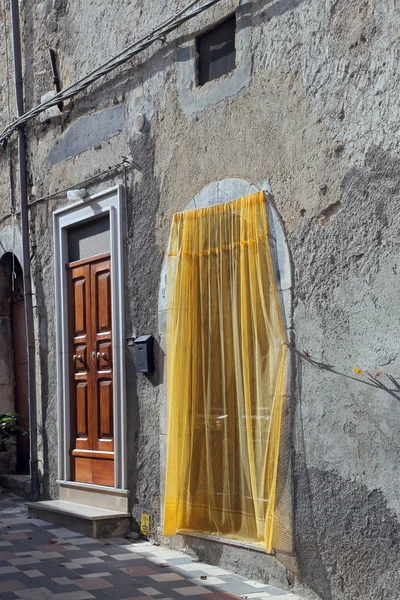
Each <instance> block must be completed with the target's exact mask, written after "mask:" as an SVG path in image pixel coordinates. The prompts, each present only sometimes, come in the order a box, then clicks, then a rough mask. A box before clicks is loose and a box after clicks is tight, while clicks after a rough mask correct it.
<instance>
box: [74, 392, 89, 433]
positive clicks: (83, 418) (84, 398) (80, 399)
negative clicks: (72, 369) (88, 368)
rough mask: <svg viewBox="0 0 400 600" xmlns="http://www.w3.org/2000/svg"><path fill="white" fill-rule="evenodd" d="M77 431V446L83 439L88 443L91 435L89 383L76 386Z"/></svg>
mask: <svg viewBox="0 0 400 600" xmlns="http://www.w3.org/2000/svg"><path fill="white" fill-rule="evenodd" d="M76 429H77V431H76V437H77V444H78V442H79V441H81V440H82V439H83V440H84V441H87V439H88V435H89V433H88V432H89V427H88V384H87V381H77V385H76Z"/></svg>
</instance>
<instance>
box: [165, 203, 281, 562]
mask: <svg viewBox="0 0 400 600" xmlns="http://www.w3.org/2000/svg"><path fill="white" fill-rule="evenodd" d="M187 258H189V259H190V260H187ZM194 258H195V259H196V260H192V259H194ZM167 309H168V312H167V363H168V447H167V475H166V492H165V510H164V534H165V535H175V533H176V532H177V530H185V531H188V530H190V531H197V532H203V533H208V534H211V535H213V534H214V535H218V536H226V537H230V538H232V539H239V540H240V539H242V540H244V541H246V542H249V541H250V542H251V541H252V542H254V543H257V544H260V543H262V544H264V545H265V548H266V551H267V552H271V549H272V533H273V527H274V505H275V490H276V479H277V467H278V454H279V441H280V428H281V413H282V398H283V382H284V364H285V352H286V346H284V345H280V344H278V343H277V342H276V337H279V338H281V339H284V330H283V326H282V320H281V316H280V312H279V303H278V298H277V292H276V288H275V282H274V270H273V265H272V258H271V252H270V248H269V239H268V219H267V210H266V204H265V197H264V194H263V193H262V192H260V193H257V194H253V195H250V196H246V197H245V198H242V199H240V200H235V201H234V202H228V203H226V204H222V205H217V206H214V207H210V208H206V209H200V210H192V211H187V212H185V213H178V214H176V215H175V216H174V219H173V223H172V228H171V235H170V244H169V250H168V265H167Z"/></svg>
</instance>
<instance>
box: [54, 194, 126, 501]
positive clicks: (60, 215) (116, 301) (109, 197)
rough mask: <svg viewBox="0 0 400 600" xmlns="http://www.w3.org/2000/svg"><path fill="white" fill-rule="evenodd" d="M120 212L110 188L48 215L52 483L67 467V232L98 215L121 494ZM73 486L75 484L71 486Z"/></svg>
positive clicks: (119, 198)
mask: <svg viewBox="0 0 400 600" xmlns="http://www.w3.org/2000/svg"><path fill="white" fill-rule="evenodd" d="M123 210H124V190H123V187H122V186H115V187H113V188H110V189H108V190H106V191H105V192H100V193H97V194H94V195H93V196H90V197H88V198H86V199H85V200H82V201H80V202H76V203H74V204H70V205H67V206H65V207H63V208H61V209H58V210H56V211H54V213H53V224H54V269H55V294H56V351H57V395H58V415H57V423H58V439H59V444H58V479H59V483H62V482H69V477H70V464H69V448H68V445H69V444H68V440H69V439H70V436H69V432H70V419H69V376H68V371H69V348H68V297H67V273H66V269H65V264H66V263H68V247H67V228H68V227H70V226H72V225H76V224H78V223H82V222H84V221H86V220H89V219H93V218H96V217H97V216H99V215H101V214H106V213H108V214H109V215H110V247H111V299H112V300H111V302H112V330H113V353H114V453H115V460H114V469H115V472H114V474H115V484H114V488H109V489H117V490H125V489H126V485H127V481H126V479H127V477H126V473H127V464H126V463H127V461H126V393H125V336H124V331H125V318H124V305H125V302H124V277H123ZM72 483H75V482H72ZM85 485H86V486H87V488H88V489H89V488H90V489H97V488H102V487H103V486H97V485H95V484H85Z"/></svg>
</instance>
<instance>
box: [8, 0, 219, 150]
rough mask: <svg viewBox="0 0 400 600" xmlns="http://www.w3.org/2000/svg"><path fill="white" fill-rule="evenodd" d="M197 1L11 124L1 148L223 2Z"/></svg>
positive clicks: (214, 0) (217, 0)
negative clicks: (21, 129)
mask: <svg viewBox="0 0 400 600" xmlns="http://www.w3.org/2000/svg"><path fill="white" fill-rule="evenodd" d="M198 2H199V0H192V2H190V3H189V4H188V5H187V6H186V7H185V8H183V9H181V10H180V11H179V12H177V13H175V14H174V15H173V16H172V17H170V18H169V19H167V20H166V21H164V22H163V23H162V24H160V25H159V26H158V27H156V28H155V29H153V30H152V31H151V32H149V33H147V34H146V35H144V36H143V37H142V38H140V39H139V40H137V41H136V42H134V43H133V44H131V45H130V46H127V47H126V48H124V49H123V50H122V51H121V52H120V53H119V54H117V55H116V56H114V57H113V58H111V59H109V60H108V61H106V62H105V63H102V64H101V65H100V66H99V67H97V68H96V69H94V70H93V71H91V72H90V73H88V74H87V75H85V76H84V77H82V78H81V79H79V80H77V81H75V82H74V83H72V84H71V85H69V86H68V87H66V88H64V89H63V90H61V91H60V92H59V93H58V94H55V95H54V96H53V97H52V98H50V99H49V100H46V101H45V102H42V103H41V104H38V105H37V106H36V107H34V108H32V109H31V110H29V111H27V112H26V113H24V114H23V115H21V116H20V117H19V118H16V119H14V120H13V121H12V123H9V124H8V125H7V126H6V127H5V129H4V130H3V131H2V132H1V134H0V145H2V146H5V144H6V143H7V140H8V138H9V137H10V136H11V135H12V134H13V132H14V131H16V130H17V129H18V128H19V127H21V126H22V125H24V124H25V123H27V122H28V121H30V120H31V119H33V118H35V117H37V116H38V115H40V114H41V113H43V112H44V111H45V110H47V109H48V108H51V107H52V106H55V105H56V104H59V103H60V102H63V101H65V100H68V99H69V98H72V97H74V96H76V95H77V94H79V93H80V92H82V91H83V90H85V89H86V88H88V87H89V86H90V85H91V84H92V83H94V82H95V81H97V80H98V79H100V78H101V77H104V76H105V75H107V74H108V73H110V72H111V71H114V70H115V69H116V68H117V67H119V66H121V65H123V64H124V63H126V62H127V61H128V60H130V59H131V58H133V57H134V56H136V55H137V54H140V53H141V52H143V51H144V50H146V49H147V48H148V47H150V46H152V45H153V44H154V43H155V42H157V41H164V38H165V36H166V35H168V34H169V33H171V32H172V31H174V30H175V29H178V27H180V26H181V25H183V24H184V23H186V22H187V21H189V20H191V19H193V18H194V17H196V16H197V15H199V14H201V13H202V12H204V11H205V10H207V9H209V8H211V7H212V6H214V5H215V4H218V3H219V2H221V0H207V1H206V2H204V3H203V4H201V5H200V6H198V7H197V8H193V6H195V5H196V4H198ZM190 9H192V10H190ZM188 11H190V12H188ZM185 13H187V14H185Z"/></svg>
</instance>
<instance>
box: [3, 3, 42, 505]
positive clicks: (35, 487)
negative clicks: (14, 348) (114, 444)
mask: <svg viewBox="0 0 400 600" xmlns="http://www.w3.org/2000/svg"><path fill="white" fill-rule="evenodd" d="M10 7H11V25H12V43H13V54H14V84H15V96H16V101H17V115H18V117H20V116H21V115H23V114H24V92H23V83H22V60H21V33H20V26H19V9H18V0H10ZM18 163H19V191H20V204H21V226H22V262H23V264H22V269H23V272H24V300H25V320H26V339H27V359H28V399H29V445H30V477H31V500H33V501H34V502H35V501H36V500H38V499H39V480H38V460H37V413H36V369H35V331H34V325H33V303H32V282H31V264H30V248H29V217H28V187H27V168H26V140H25V127H24V126H23V125H22V126H21V125H20V126H19V128H18Z"/></svg>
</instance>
